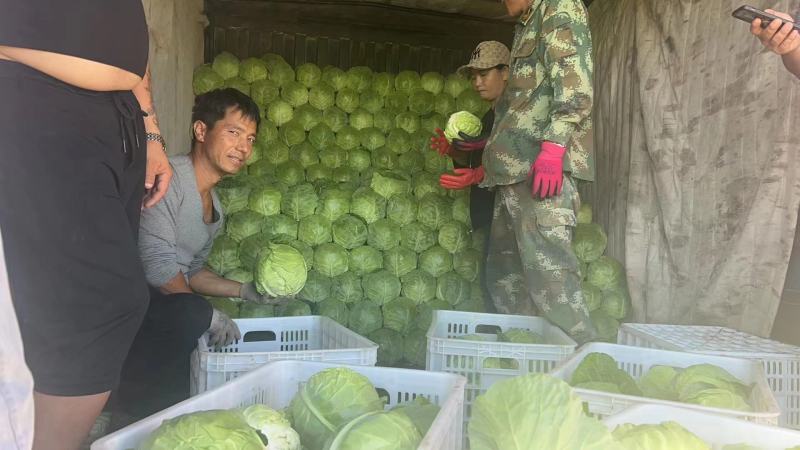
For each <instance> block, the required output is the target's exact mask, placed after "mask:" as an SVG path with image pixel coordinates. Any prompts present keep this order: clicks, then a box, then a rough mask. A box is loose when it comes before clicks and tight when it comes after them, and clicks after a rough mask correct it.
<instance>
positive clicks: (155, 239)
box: [139, 155, 223, 287]
mask: <svg viewBox="0 0 800 450" xmlns="http://www.w3.org/2000/svg"><path fill="white" fill-rule="evenodd" d="M170 165H172V170H173V175H172V180H171V181H170V183H169V190H168V191H167V194H166V195H165V196H164V198H163V199H162V200H161V201H160V202H158V204H157V205H156V206H154V207H152V208H149V209H145V210H144V211H142V221H141V225H140V226H139V255H140V256H141V258H142V264H143V265H144V273H145V275H146V276H147V281H148V282H149V283H150V285H152V286H155V287H160V286H163V285H164V284H166V283H167V282H168V281H169V280H171V279H173V278H174V277H175V275H177V274H178V272H181V273H183V274H184V276H185V277H186V278H187V280H188V279H189V278H191V277H192V276H194V275H195V274H196V273H197V272H198V271H200V269H202V268H203V266H204V265H205V263H206V259H208V253H209V252H210V251H211V244H212V243H213V241H214V237H215V236H216V235H217V232H218V231H219V230H220V228H222V225H223V211H222V207H221V205H220V202H219V198H217V194H216V193H215V192H214V191H213V190H212V191H211V197H212V199H213V202H214V204H213V207H214V221H213V223H205V221H204V220H203V202H202V200H201V198H200V193H199V192H198V191H197V179H196V178H195V173H194V166H193V165H192V160H191V159H190V158H189V156H188V155H183V156H174V157H172V158H170Z"/></svg>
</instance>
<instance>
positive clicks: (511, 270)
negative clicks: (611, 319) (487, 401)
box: [486, 175, 596, 343]
mask: <svg viewBox="0 0 800 450" xmlns="http://www.w3.org/2000/svg"><path fill="white" fill-rule="evenodd" d="M496 190H497V193H496V197H495V204H494V221H493V222H492V229H491V232H490V235H489V250H488V255H487V259H486V284H487V286H488V287H489V291H490V293H491V296H492V301H493V302H494V305H495V307H496V308H497V312H499V313H503V314H519V315H531V316H533V315H538V314H537V312H538V311H540V312H541V313H542V314H543V315H544V317H546V318H547V319H549V320H550V321H551V322H552V323H554V324H555V325H557V326H559V327H560V328H561V329H563V330H564V331H566V332H567V333H568V334H569V335H570V336H572V338H573V339H575V340H577V341H578V342H579V343H583V342H586V341H589V340H591V339H594V338H595V335H596V331H595V329H594V326H593V324H592V322H591V320H590V319H589V312H588V310H587V308H586V303H585V302H584V299H583V292H582V290H581V277H580V269H579V267H578V259H577V258H576V257H575V253H574V252H573V251H572V245H571V242H572V233H573V228H574V227H575V224H576V217H575V211H577V210H578V207H579V206H580V199H579V196H578V191H577V189H576V186H575V182H574V180H573V179H572V178H571V177H569V176H566V175H565V176H564V187H563V191H562V193H561V195H559V196H558V197H554V198H549V199H545V200H540V199H538V198H536V199H535V198H533V197H532V196H531V184H530V182H522V183H517V184H512V185H509V186H497V187H496Z"/></svg>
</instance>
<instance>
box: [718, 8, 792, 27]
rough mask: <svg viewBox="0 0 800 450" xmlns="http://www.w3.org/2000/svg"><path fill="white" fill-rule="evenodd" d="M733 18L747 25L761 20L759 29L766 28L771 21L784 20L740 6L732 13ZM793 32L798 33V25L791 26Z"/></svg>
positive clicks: (758, 10)
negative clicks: (796, 31)
mask: <svg viewBox="0 0 800 450" xmlns="http://www.w3.org/2000/svg"><path fill="white" fill-rule="evenodd" d="M733 17H735V18H737V19H739V20H742V21H744V22H747V23H752V22H753V21H754V20H756V19H761V27H762V28H766V27H767V26H768V25H769V24H770V23H771V22H772V21H773V20H775V19H777V20H782V21H783V20H784V19H781V18H780V17H778V16H775V15H773V14H770V13H768V12H765V11H761V10H760V9H756V8H753V7H752V6H747V5H744V6H740V7H738V8H736V10H735V11H733ZM792 26H793V28H794V29H795V30H798V31H800V25H798V24H793V25H792Z"/></svg>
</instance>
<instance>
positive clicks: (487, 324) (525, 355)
mask: <svg viewBox="0 0 800 450" xmlns="http://www.w3.org/2000/svg"><path fill="white" fill-rule="evenodd" d="M510 328H522V329H526V330H530V331H533V332H534V333H537V334H540V335H541V336H542V337H544V339H545V341H546V342H548V344H514V343H510V342H497V341H496V333H497V332H499V331H505V330H508V329H510ZM466 334H480V335H484V336H486V337H487V339H492V340H493V341H468V340H464V339H458V337H459V336H464V335H466ZM427 337H428V355H427V361H426V369H427V370H431V371H435V372H449V373H455V374H458V375H463V376H464V377H466V378H467V386H466V389H465V391H464V420H465V421H467V420H469V417H470V413H471V408H472V402H473V401H474V400H475V398H476V397H477V396H478V395H480V394H482V393H484V392H486V390H487V389H489V388H490V387H491V386H492V385H493V384H494V383H496V382H498V381H502V380H505V379H508V378H513V377H515V376H519V375H524V374H526V373H547V372H549V371H550V370H551V369H552V368H553V367H555V366H556V364H557V363H558V362H559V361H561V360H563V359H564V358H567V357H568V356H569V355H571V354H572V353H574V352H575V347H576V346H577V344H576V343H575V341H573V340H572V339H571V338H570V337H569V336H567V334H566V333H564V332H563V331H561V329H560V328H558V327H556V326H555V325H552V324H551V323H550V322H548V321H547V320H546V319H543V318H541V317H530V316H512V315H504V314H486V313H473V312H461V311H434V313H433V320H432V322H431V326H430V328H429V329H428V334H427ZM487 358H507V359H512V360H514V361H515V362H516V365H517V368H516V369H487V368H484V362H485V361H486V359H487Z"/></svg>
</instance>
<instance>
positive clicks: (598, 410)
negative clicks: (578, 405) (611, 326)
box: [550, 343, 781, 425]
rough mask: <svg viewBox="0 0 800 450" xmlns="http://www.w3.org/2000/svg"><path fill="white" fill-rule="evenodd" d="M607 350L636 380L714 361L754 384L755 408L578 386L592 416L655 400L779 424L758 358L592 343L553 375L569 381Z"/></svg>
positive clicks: (745, 381) (774, 405)
mask: <svg viewBox="0 0 800 450" xmlns="http://www.w3.org/2000/svg"><path fill="white" fill-rule="evenodd" d="M595 352H599V353H606V354H608V355H609V356H611V357H612V358H614V359H615V360H616V361H617V364H618V365H619V367H620V369H622V370H624V371H625V372H627V373H628V374H630V375H631V376H632V377H633V378H634V379H635V380H638V379H639V378H640V377H641V376H642V375H644V374H645V373H647V371H648V370H649V369H650V367H652V366H655V365H666V366H673V367H683V368H685V367H689V366H693V365H695V364H705V363H708V364H713V365H715V366H718V367H721V368H723V369H725V370H727V371H728V372H730V373H731V375H733V376H735V377H736V378H738V379H740V380H741V381H742V382H743V383H745V384H752V385H753V388H752V390H751V393H750V398H749V399H748V402H749V403H750V406H752V408H753V411H737V410H733V409H722V408H712V407H708V406H701V405H694V404H691V403H680V402H673V401H667V400H659V399H654V398H646V397H637V396H633V395H623V394H612V393H609V392H601V391H594V390H588V389H579V388H575V392H576V393H577V394H578V395H579V396H580V397H581V398H582V399H583V400H584V401H585V402H587V403H588V404H589V412H590V413H591V414H592V415H595V416H599V417H600V418H605V417H607V416H610V415H612V414H616V413H619V412H621V411H622V410H624V409H626V408H628V407H630V406H633V405H638V404H643V403H653V404H658V405H668V406H669V405H671V406H677V407H680V408H686V409H692V410H696V411H705V412H707V413H712V414H719V415H723V416H729V417H737V418H740V419H745V420H750V421H753V422H757V423H762V424H768V425H774V424H777V423H778V416H779V415H780V412H781V410H780V408H779V407H778V403H777V402H776V401H775V396H774V395H773V394H772V391H771V390H770V389H769V385H768V384H767V378H766V375H765V374H764V368H763V367H761V364H759V363H758V362H757V361H752V360H747V359H738V358H729V357H724V356H714V355H703V354H698V353H683V352H673V351H668V350H658V349H652V348H643V347H630V346H627V345H617V344H605V343H591V344H586V345H584V346H583V347H581V349H580V350H578V352H577V353H575V354H574V355H573V356H572V357H571V358H569V359H567V360H566V361H564V362H562V363H561V364H559V365H558V367H556V368H555V369H554V370H553V371H552V372H550V375H552V376H554V377H556V378H561V379H562V380H564V381H567V382H569V381H570V379H571V378H572V373H573V372H574V371H575V369H576V368H577V367H578V365H580V363H581V361H583V360H584V358H586V356H588V355H589V354H590V353H595Z"/></svg>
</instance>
